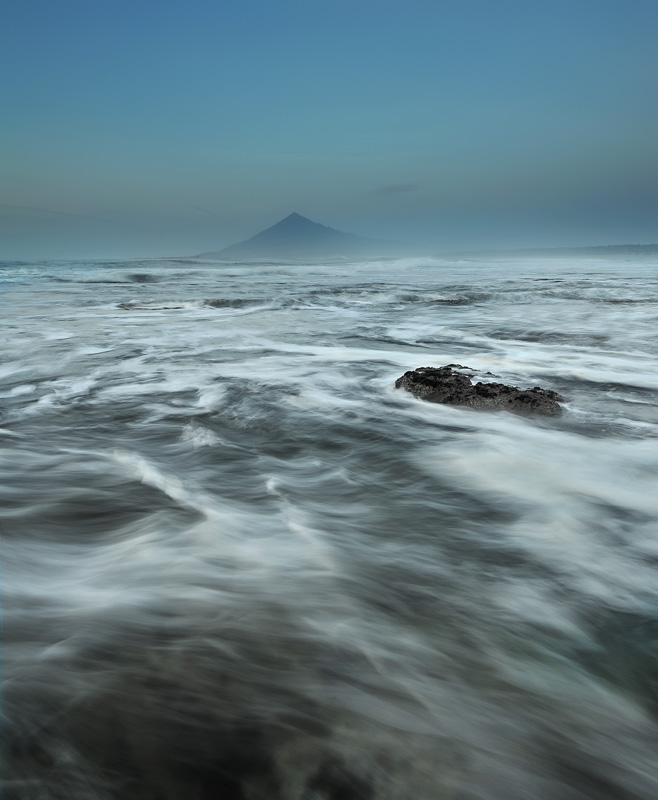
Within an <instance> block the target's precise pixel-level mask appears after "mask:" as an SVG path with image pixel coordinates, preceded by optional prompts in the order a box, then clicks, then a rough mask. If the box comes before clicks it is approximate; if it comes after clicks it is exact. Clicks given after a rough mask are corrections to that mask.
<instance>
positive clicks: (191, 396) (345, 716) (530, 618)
mask: <svg viewBox="0 0 658 800" xmlns="http://www.w3.org/2000/svg"><path fill="white" fill-rule="evenodd" d="M0 286H1V288H2V296H1V298H0V304H1V306H0V308H1V314H2V317H1V329H2V351H1V354H2V363H1V364H0V380H1V384H0V401H1V408H2V417H1V418H0V509H1V520H0V522H1V524H2V581H3V605H2V611H3V629H4V630H3V634H4V653H3V655H4V659H3V660H4V667H3V668H4V677H5V686H4V690H3V695H2V710H3V734H4V746H3V755H4V780H5V783H4V787H3V793H2V797H3V800H18V799H19V798H20V800H23V798H26V799H27V798H29V799H30V800H51V799H55V798H56V799H57V800H60V798H61V800H83V799H84V800H115V799H116V800H118V799H119V798H121V799H122V800H123V799H124V798H125V799H126V800H179V799H185V800H187V799H188V798H189V799H190V800H211V799H212V800H215V798H221V799H222V800H371V799H372V800H403V799H404V800H409V799H410V798H412V799H413V800H444V799H445V800H521V798H523V799H524V800H525V799H526V798H547V800H582V799H584V798H597V799H598V798H600V799H601V800H603V799H605V800H630V799H631V798H643V799H646V800H655V798H656V797H658V759H657V758H656V751H657V747H658V526H657V524H656V520H657V517H658V400H657V396H656V389H657V388H658V337H657V336H656V330H657V329H658V263H657V262H656V261H655V260H653V261H651V260H649V259H646V258H645V259H635V260H629V259H627V260H624V261H616V262H615V261H610V260H608V261H595V260H589V261H584V262H582V263H577V262H574V261H569V260H563V261H559V260H551V261H544V262H540V261H535V262H521V261H519V262H515V263H512V262H507V263H503V262H497V263H484V262H481V263H478V262H461V263H460V262H454V263H450V262H445V263H442V262H436V261H431V260H407V261H392V262H382V263H369V264H340V265H326V266H318V265H314V266H308V267H301V266H287V265H280V264H272V265H266V266H253V265H252V266H245V265H239V264H236V265H224V266H219V265H211V264H208V263H204V262H197V263H194V262H193V263H181V262H176V261H169V262H157V261H146V262H133V263H130V262H123V263H105V264H103V263H94V264H86V263H82V262H77V263H42V264H19V265H16V264H4V265H3V266H2V267H1V268H0ZM451 362H456V363H460V364H467V365H469V366H472V367H475V368H477V369H480V370H483V371H491V372H492V373H494V374H495V375H496V376H497V379H498V380H502V381H504V382H508V383H512V384H514V385H517V386H522V387H526V386H535V385H541V386H544V387H546V388H551V389H555V390H557V391H559V392H560V393H561V394H562V395H563V396H564V397H565V398H566V402H565V404H564V406H565V413H564V415H563V416H562V417H561V418H559V419H546V418H541V419H528V418H522V417H517V416H513V415H510V414H506V413H504V412H501V413H489V412H477V411H474V410H471V409H460V408H450V407H444V406H437V405H430V404H426V403H424V402H422V401H420V400H416V399H414V398H413V397H411V396H410V395H408V394H407V393H405V392H403V391H397V390H395V389H394V388H393V383H394V380H395V378H397V377H398V376H399V375H401V374H402V373H403V372H404V371H405V370H407V369H412V368H414V367H418V366H441V365H443V364H447V363H451Z"/></svg>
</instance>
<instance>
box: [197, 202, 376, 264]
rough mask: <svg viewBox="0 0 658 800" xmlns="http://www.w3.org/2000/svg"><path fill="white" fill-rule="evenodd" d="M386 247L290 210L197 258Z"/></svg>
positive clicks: (331, 254) (353, 252) (337, 253)
mask: <svg viewBox="0 0 658 800" xmlns="http://www.w3.org/2000/svg"><path fill="white" fill-rule="evenodd" d="M386 249H387V246H386V243H378V242H376V241H374V240H369V239H364V238H361V237H360V236H355V235H354V234H351V233H343V232H342V231H337V230H335V228H328V227H327V226H326V225H320V223H319V222H313V221H312V220H310V219H307V218H306V217H303V216H302V215H301V214H297V213H293V214H289V215H288V216H287V217H286V218H285V219H282V220H281V221H280V222H277V223H276V225H272V227H271V228H266V229H265V230H264V231H261V232H260V233H257V234H256V235H255V236H252V237H251V238H250V239H246V240H245V241H243V242H238V243H237V244H232V245H230V246H229V247H225V248H224V249H223V250H218V251H217V252H214V253H202V254H201V256H200V258H220V259H224V258H225V259H231V260H232V259H242V258H247V259H268V258H294V259H305V258H339V257H341V256H359V255H361V256H365V255H366V254H380V253H381V251H383V250H386Z"/></svg>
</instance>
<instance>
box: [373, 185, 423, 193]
mask: <svg viewBox="0 0 658 800" xmlns="http://www.w3.org/2000/svg"><path fill="white" fill-rule="evenodd" d="M419 188H420V183H387V184H386V186H380V187H379V189H375V190H374V191H375V194H402V193H403V192H415V191H416V189H419Z"/></svg>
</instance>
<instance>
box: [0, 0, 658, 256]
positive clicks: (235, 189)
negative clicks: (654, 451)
mask: <svg viewBox="0 0 658 800" xmlns="http://www.w3.org/2000/svg"><path fill="white" fill-rule="evenodd" d="M657 36H658V3H657V2H656V0H551V2H547V1H546V0H544V2H540V1H539V0H523V1H522V0H233V1H232V2H227V0H187V1H186V2H184V3H183V2H179V1H178V0H111V2H107V0H56V2H54V0H4V2H3V4H2V10H1V11H0V61H1V62H2V63H1V64H0V67H1V72H2V75H3V77H4V80H3V81H2V88H1V89H0V107H1V108H2V109H3V115H2V116H3V122H2V125H1V126H0V259H2V258H25V259H30V258H50V257H52V258H64V257H92V256H99V257H108V256H116V257H124V256H125V257H129V256H148V255H153V256H161V255H168V254H171V255H186V254H193V253H196V252H202V251H206V250H210V249H218V248H219V247H222V246H224V245H228V244H231V243H233V242H235V241H237V240H240V239H243V238H245V237H248V236H250V235H252V234H254V233H256V232H257V231H259V230H260V229H262V228H264V227H267V226H269V225H271V224H273V223H275V222H276V221H277V220H279V219H281V218H282V217H285V216H286V215H287V214H289V213H291V212H292V211H296V212H298V213H300V214H303V215H305V216H308V217H310V218H311V219H313V220H315V221H318V222H321V223H323V224H325V225H330V226H332V227H335V228H338V229H340V230H345V231H348V232H352V233H357V234H361V235H363V236H368V237H374V238H386V239H393V240H397V241H400V242H410V243H414V244H416V245H418V244H420V245H422V246H427V247H428V248H430V249H431V248H439V249H440V248H442V247H444V248H445V247H450V248H452V247H479V246H488V245H491V244H496V245H504V246H528V245H538V246H545V245H546V246H550V245H573V244H614V243H626V242H631V243H652V242H658V47H656V44H655V43H656V40H657Z"/></svg>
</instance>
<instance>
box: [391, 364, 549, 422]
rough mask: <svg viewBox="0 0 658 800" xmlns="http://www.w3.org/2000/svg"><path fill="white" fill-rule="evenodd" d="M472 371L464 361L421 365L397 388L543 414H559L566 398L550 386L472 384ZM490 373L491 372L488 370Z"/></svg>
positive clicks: (435, 398)
mask: <svg viewBox="0 0 658 800" xmlns="http://www.w3.org/2000/svg"><path fill="white" fill-rule="evenodd" d="M459 370H469V371H471V370H470V367H464V366H462V365H461V364H448V365H447V366H445V367H418V368H417V369H414V370H410V371H409V372H405V373H404V375H402V376H401V377H400V378H398V379H397V380H396V381H395V388H396V389H406V390H407V391H408V392H411V393H412V394H414V395H415V396H416V397H420V398H422V399H423V400H428V401H429V402H430V403H445V404H447V405H452V406H470V407H471V408H484V409H492V410H493V409H504V410H506V411H511V412H513V413H514V414H540V415H542V416H547V417H556V416H559V415H560V414H561V413H562V408H561V406H560V405H559V403H558V400H562V399H563V398H562V397H561V396H560V395H559V394H558V393H557V392H554V391H552V390H550V389H542V388H541V387H539V386H533V387H532V388H531V389H517V388H516V387H515V386H508V385H506V384H504V383H489V382H487V383H482V382H481V381H480V382H478V383H475V384H474V383H473V382H472V381H471V378H470V377H469V375H467V374H464V372H461V371H459ZM487 374H491V373H487Z"/></svg>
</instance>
